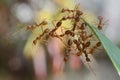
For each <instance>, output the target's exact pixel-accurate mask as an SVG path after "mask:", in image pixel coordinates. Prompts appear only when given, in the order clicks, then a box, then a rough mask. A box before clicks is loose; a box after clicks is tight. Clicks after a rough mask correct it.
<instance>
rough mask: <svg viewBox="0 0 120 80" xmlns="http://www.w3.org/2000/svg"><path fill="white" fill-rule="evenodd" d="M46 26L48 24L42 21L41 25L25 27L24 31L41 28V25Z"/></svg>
mask: <svg viewBox="0 0 120 80" xmlns="http://www.w3.org/2000/svg"><path fill="white" fill-rule="evenodd" d="M47 24H48V22H47V21H44V20H43V21H42V22H41V23H39V24H35V25H31V26H27V27H26V30H32V29H35V28H36V27H39V26H41V25H47ZM41 28H42V27H41ZM42 30H43V28H42Z"/></svg>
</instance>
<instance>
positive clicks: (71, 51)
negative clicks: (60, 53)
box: [26, 5, 104, 62]
mask: <svg viewBox="0 0 120 80" xmlns="http://www.w3.org/2000/svg"><path fill="white" fill-rule="evenodd" d="M62 13H64V14H66V15H68V16H63V17H62V18H61V19H60V20H58V22H56V24H54V23H52V25H53V29H50V28H45V29H43V28H42V27H43V26H45V25H49V24H48V22H47V21H44V20H43V21H42V22H41V23H40V24H36V25H32V26H27V28H26V29H27V30H32V29H35V28H37V27H40V26H41V29H42V33H41V34H40V35H39V36H37V37H36V38H35V40H33V44H34V45H36V44H37V41H40V40H42V39H45V40H46V41H47V40H49V39H50V38H53V37H56V38H58V39H60V40H61V41H62V42H63V44H65V47H66V53H65V55H64V61H65V62H66V61H67V60H68V58H69V56H70V55H76V56H81V55H84V56H85V57H86V61H87V62H89V61H90V58H89V55H88V54H93V53H94V51H95V50H96V49H97V48H98V47H100V46H101V42H99V40H98V39H97V38H96V37H95V35H93V32H92V31H91V30H90V29H89V28H88V25H87V24H86V23H85V22H84V21H83V20H82V19H81V17H82V15H83V14H84V13H83V12H82V11H81V10H79V8H78V5H76V6H75V9H73V10H72V9H65V8H63V9H62V10H61V14H62ZM66 20H69V21H70V22H71V26H72V28H71V29H67V30H65V29H64V30H63V31H62V32H63V33H62V34H57V33H56V30H57V29H58V28H60V27H61V29H62V27H63V26H62V22H63V21H66ZM98 20H99V22H98V29H99V30H101V29H102V27H103V25H104V24H103V18H102V17H101V16H99V17H98ZM51 22H53V21H51ZM63 39H64V40H63ZM93 41H94V42H93ZM95 43H96V44H95Z"/></svg>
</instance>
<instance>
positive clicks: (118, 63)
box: [83, 19, 120, 76]
mask: <svg viewBox="0 0 120 80" xmlns="http://www.w3.org/2000/svg"><path fill="white" fill-rule="evenodd" d="M83 20H84V19H83ZM84 22H85V23H86V24H87V25H88V27H89V28H90V29H91V30H92V32H94V34H95V35H96V37H97V38H98V39H99V40H100V41H101V43H102V45H103V47H104V49H105V51H106V52H107V54H108V56H109V58H110V59H111V61H112V63H113V65H114V67H115V68H116V70H117V72H118V74H119V76H120V49H119V48H118V47H117V46H116V45H115V44H114V43H113V42H112V41H110V40H109V39H108V38H107V37H106V36H105V35H104V34H103V33H101V32H100V31H99V30H98V29H97V28H96V27H94V25H91V24H89V23H88V22H87V21H85V20H84Z"/></svg>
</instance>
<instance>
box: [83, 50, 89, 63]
mask: <svg viewBox="0 0 120 80" xmlns="http://www.w3.org/2000/svg"><path fill="white" fill-rule="evenodd" d="M84 54H85V57H86V61H87V62H90V58H89V57H88V54H87V53H86V51H84Z"/></svg>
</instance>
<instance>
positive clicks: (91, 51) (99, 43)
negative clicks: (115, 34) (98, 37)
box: [89, 42, 101, 54]
mask: <svg viewBox="0 0 120 80" xmlns="http://www.w3.org/2000/svg"><path fill="white" fill-rule="evenodd" d="M100 46H101V42H97V43H96V45H95V46H93V47H92V48H91V50H90V51H89V53H90V54H92V53H93V52H94V51H95V49H96V48H98V47H100Z"/></svg>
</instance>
